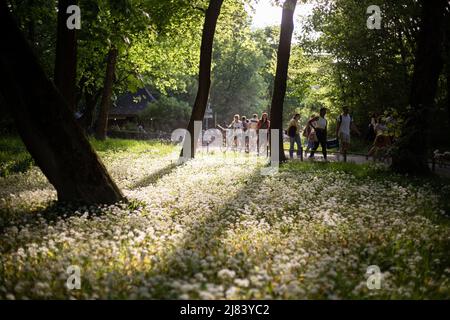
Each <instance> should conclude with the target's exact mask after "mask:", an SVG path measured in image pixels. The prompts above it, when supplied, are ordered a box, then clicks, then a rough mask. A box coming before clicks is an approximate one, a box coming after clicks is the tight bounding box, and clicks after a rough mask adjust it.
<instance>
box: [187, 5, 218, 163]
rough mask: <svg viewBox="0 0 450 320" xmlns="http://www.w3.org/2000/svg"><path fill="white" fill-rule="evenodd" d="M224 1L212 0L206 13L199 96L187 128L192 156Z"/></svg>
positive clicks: (206, 93) (209, 80)
mask: <svg viewBox="0 0 450 320" xmlns="http://www.w3.org/2000/svg"><path fill="white" fill-rule="evenodd" d="M222 3H223V0H210V2H209V6H208V9H207V10H206V13H205V22H204V24H203V34H202V44H201V48H200V69H199V76H198V90H197V97H196V98H195V103H194V108H193V109H192V114H191V119H190V121H189V124H188V127H187V130H188V132H189V133H190V135H191V154H190V156H191V158H194V157H195V149H196V146H197V141H198V138H199V136H198V133H199V132H197V136H194V122H195V121H203V118H204V116H205V110H206V105H207V103H208V97H209V89H210V87H211V60H212V50H213V42H214V34H215V32H216V25H217V20H218V18H219V14H220V9H221V7H222ZM184 153H185V150H184V148H183V150H182V151H181V154H182V155H184Z"/></svg>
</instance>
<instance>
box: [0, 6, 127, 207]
mask: <svg viewBox="0 0 450 320" xmlns="http://www.w3.org/2000/svg"><path fill="white" fill-rule="evenodd" d="M0 37H1V39H2V41H1V42H0V74H1V77H0V94H1V95H2V96H3V99H4V102H5V105H6V107H7V109H8V110H9V111H10V112H11V114H12V116H13V118H14V120H15V122H16V126H17V129H18V131H19V134H20V136H21V137H22V140H23V142H24V143H25V145H26V147H27V149H28V151H29V152H30V154H31V155H32V157H33V159H34V160H35V162H36V164H37V165H38V166H39V167H40V168H41V170H42V172H43V173H44V174H45V176H46V177H47V178H48V180H49V181H50V183H51V184H52V185H53V186H54V187H55V189H56V191H57V192H58V199H59V200H60V201H76V202H82V203H87V204H93V203H114V202H116V201H119V200H121V199H123V196H122V194H121V192H120V190H119V189H118V188H117V186H116V185H115V183H114V182H113V181H112V179H111V178H110V176H109V175H108V173H107V171H106V169H105V167H104V166H103V164H102V163H101V161H100V160H99V159H98V158H97V155H96V154H95V152H94V151H93V149H92V147H91V146H90V144H89V142H88V141H87V140H86V138H85V137H84V135H83V133H82V132H81V129H80V127H79V126H78V125H77V124H76V122H75V119H74V117H73V115H72V113H71V112H70V110H69V108H68V106H67V104H66V102H65V101H64V99H63V97H62V96H61V94H60V93H59V92H58V90H57V89H56V87H55V86H54V84H53V83H52V82H51V81H50V80H49V78H48V77H47V76H46V75H45V73H44V71H43V69H42V67H41V66H40V65H39V63H38V59H37V57H36V56H35V55H34V54H33V52H32V50H31V48H30V46H29V45H28V43H27V41H26V40H25V38H24V36H23V34H22V33H21V32H20V30H19V28H18V26H17V24H16V23H15V21H14V20H13V18H12V16H11V14H10V12H9V9H8V8H7V5H6V2H5V0H0Z"/></svg>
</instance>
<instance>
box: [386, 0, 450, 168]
mask: <svg viewBox="0 0 450 320" xmlns="http://www.w3.org/2000/svg"><path fill="white" fill-rule="evenodd" d="M446 5H448V2H447V0H436V1H426V0H423V1H422V6H423V12H422V22H421V28H420V35H419V42H418V47H417V53H416V61H415V66H414V75H413V79H412V83H411V96H410V104H411V109H412V110H411V111H410V113H409V115H408V118H407V119H406V122H405V125H404V129H403V133H402V135H401V137H400V139H399V141H398V148H397V150H396V151H395V153H394V155H393V159H392V160H393V162H392V168H393V169H394V170H395V171H397V172H401V173H417V174H422V173H427V172H429V168H428V164H427V155H428V137H427V136H428V134H427V132H428V128H429V125H430V124H429V113H430V111H431V109H432V107H433V105H434V99H435V96H436V90H437V85H438V79H439V75H440V73H441V70H442V66H443V61H442V52H443V40H444V28H445V19H444V10H445V7H446Z"/></svg>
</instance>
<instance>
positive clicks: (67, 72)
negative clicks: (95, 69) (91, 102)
mask: <svg viewBox="0 0 450 320" xmlns="http://www.w3.org/2000/svg"><path fill="white" fill-rule="evenodd" d="M77 3H78V1H77V0H59V1H58V26H57V39H56V56H55V74H54V81H55V85H56V87H57V88H58V89H59V92H60V93H61V94H62V96H63V97H64V99H65V100H66V102H67V104H68V106H69V108H70V110H72V111H74V110H75V107H76V103H75V85H76V77H77V36H76V30H75V29H74V30H69V28H67V25H66V23H67V18H68V17H69V14H67V13H66V12H67V8H68V7H69V6H70V5H76V4H77Z"/></svg>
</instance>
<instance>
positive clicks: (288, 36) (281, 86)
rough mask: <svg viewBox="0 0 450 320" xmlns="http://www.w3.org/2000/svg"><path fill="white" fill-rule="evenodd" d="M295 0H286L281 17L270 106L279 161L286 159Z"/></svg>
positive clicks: (271, 124)
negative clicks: (285, 111)
mask: <svg viewBox="0 0 450 320" xmlns="http://www.w3.org/2000/svg"><path fill="white" fill-rule="evenodd" d="M296 5H297V0H286V2H285V3H284V5H283V17H282V19H281V30H280V43H279V45H278V54H277V71H276V75H275V82H274V90H273V96H272V105H271V107H270V128H271V129H278V130H279V133H280V134H279V141H280V150H279V154H280V162H284V161H286V156H285V154H284V147H283V104H284V97H285V95H286V86H287V77H288V69H289V58H290V56H291V41H292V33H293V32H294V11H295V6H296Z"/></svg>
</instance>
